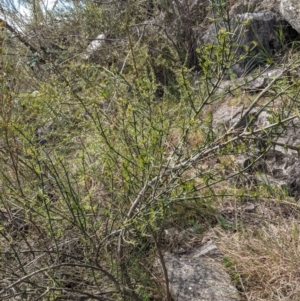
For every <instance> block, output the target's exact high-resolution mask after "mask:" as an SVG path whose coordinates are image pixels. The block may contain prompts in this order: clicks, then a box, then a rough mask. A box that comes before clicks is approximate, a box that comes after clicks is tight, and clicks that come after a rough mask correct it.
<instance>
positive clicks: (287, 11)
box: [280, 0, 300, 33]
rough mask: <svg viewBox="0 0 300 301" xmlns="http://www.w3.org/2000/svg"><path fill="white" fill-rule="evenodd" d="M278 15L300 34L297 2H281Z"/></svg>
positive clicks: (295, 0) (289, 0)
mask: <svg viewBox="0 0 300 301" xmlns="http://www.w3.org/2000/svg"><path fill="white" fill-rule="evenodd" d="M280 13H281V15H282V17H283V18H284V19H285V20H286V21H287V22H289V24H291V25H292V27H293V28H295V29H296V30H297V31H298V32H299V33H300V17H299V15H300V2H299V0H281V2H280Z"/></svg>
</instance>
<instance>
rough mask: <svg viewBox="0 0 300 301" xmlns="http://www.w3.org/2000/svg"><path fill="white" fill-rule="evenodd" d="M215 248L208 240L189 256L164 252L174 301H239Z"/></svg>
mask: <svg viewBox="0 0 300 301" xmlns="http://www.w3.org/2000/svg"><path fill="white" fill-rule="evenodd" d="M220 255H221V254H220V252H219V250H218V248H217V246H216V245H215V244H214V243H213V242H212V241H209V242H208V243H206V244H205V245H204V246H202V247H201V248H199V249H194V250H193V252H192V253H190V254H185V255H182V256H180V255H176V254H170V253H165V255H164V259H165V264H166V268H167V271H168V277H169V284H170V292H171V295H172V297H173V298H174V300H176V301H187V300H189V301H200V300H203V301H221V300H222V301H238V300H240V298H239V295H238V292H237V289H236V288H235V287H234V286H233V285H232V284H231V281H230V277H229V275H228V274H227V273H226V272H225V270H224V267H223V266H222V264H221V257H220Z"/></svg>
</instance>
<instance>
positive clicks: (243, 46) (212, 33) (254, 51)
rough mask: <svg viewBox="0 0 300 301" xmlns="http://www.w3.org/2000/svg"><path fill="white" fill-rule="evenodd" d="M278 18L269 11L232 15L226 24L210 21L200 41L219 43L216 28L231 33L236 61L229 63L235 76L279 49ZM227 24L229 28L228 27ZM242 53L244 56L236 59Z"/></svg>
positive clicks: (258, 63) (255, 65) (260, 63)
mask: <svg viewBox="0 0 300 301" xmlns="http://www.w3.org/2000/svg"><path fill="white" fill-rule="evenodd" d="M281 23H282V21H281V20H280V19H279V18H278V16H277V15H276V14H274V13H271V12H265V13H263V12H260V13H243V14H240V15H236V16H235V17H234V18H232V19H231V20H230V23H229V24H226V23H225V22H220V23H218V24H212V25H211V26H210V27H209V28H208V29H207V30H206V32H205V33H204V34H203V36H202V38H201V40H202V43H204V44H207V43H219V41H218V39H217V33H218V32H219V30H220V29H223V28H225V29H226V31H229V30H230V31H231V33H233V40H232V43H231V44H232V47H235V48H236V50H235V57H236V63H235V64H233V65H232V66H231V69H232V71H233V72H234V73H235V74H236V75H237V76H241V75H243V74H247V73H249V71H251V70H253V68H255V67H257V66H258V65H262V64H265V63H266V61H267V59H268V58H270V57H273V56H274V54H275V53H277V52H279V51H280V50H281V48H282V45H281V43H280V40H279V38H278V37H279V35H278V30H279V28H280V25H281ZM229 26H230V29H229ZM242 56H244V57H245V58H244V59H240V58H241V57H242Z"/></svg>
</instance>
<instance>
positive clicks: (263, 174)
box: [213, 104, 300, 200]
mask: <svg viewBox="0 0 300 301" xmlns="http://www.w3.org/2000/svg"><path fill="white" fill-rule="evenodd" d="M245 110H246V109H245V107H244V106H243V105H237V106H228V105H226V104H224V105H222V106H220V107H219V108H218V109H217V110H216V111H215V112H214V114H213V120H214V121H213V127H214V128H215V129H218V130H222V127H223V126H224V128H228V127H230V126H232V125H233V124H235V123H236V122H238V121H239V120H241V118H242V116H243V114H244V112H245ZM255 111H257V110H253V113H255ZM270 117H271V116H270V114H269V113H267V112H264V111H263V112H261V113H260V114H259V116H258V117H257V120H256V122H255V124H254V127H256V128H262V127H265V126H268V125H269V124H270V121H269V118H270ZM277 135H278V138H276V137H277ZM299 145H300V121H299V119H294V120H292V121H290V122H289V123H288V124H287V126H286V127H285V129H283V130H282V132H281V133H279V134H278V133H276V135H275V141H274V144H273V146H272V147H271V148H270V149H269V151H268V152H267V153H266V154H264V156H263V157H262V158H261V159H260V160H259V161H258V162H257V163H256V164H254V165H253V166H252V167H251V168H249V170H248V172H246V173H245V175H249V177H250V178H251V181H252V182H253V180H254V182H256V183H264V184H267V185H270V186H277V187H280V188H281V189H284V190H285V191H286V192H287V194H288V195H289V196H291V197H294V198H295V199H296V200H299V199H300V180H299V179H300V159H299V156H298V155H299ZM259 155H260V149H259V145H257V150H256V152H255V151H254V152H253V149H252V150H251V152H249V153H244V154H242V155H236V162H237V164H239V165H240V166H241V167H242V168H246V167H248V166H249V162H250V161H249V160H251V159H255V158H257V157H258V156H259ZM236 181H237V182H238V183H239V179H238V177H237V178H236ZM239 184H240V183H239Z"/></svg>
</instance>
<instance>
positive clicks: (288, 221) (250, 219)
mask: <svg viewBox="0 0 300 301" xmlns="http://www.w3.org/2000/svg"><path fill="white" fill-rule="evenodd" d="M250 205H251V206H250ZM226 207H227V210H226V212H225V213H224V214H223V216H225V219H226V220H227V219H228V220H229V221H231V223H232V224H234V225H235V226H237V227H236V229H237V230H233V228H235V227H233V228H232V229H231V230H224V229H223V228H224V227H223V228H222V227H220V226H218V227H216V228H214V229H212V230H211V231H210V233H209V234H208V235H209V236H210V237H212V238H213V239H214V241H215V242H216V244H217V245H218V246H219V248H220V250H221V251H222V253H223V254H224V258H223V259H224V264H225V266H226V267H227V268H228V271H229V272H230V274H231V276H232V278H233V280H234V281H235V285H236V286H237V287H238V288H239V290H240V291H241V293H242V295H243V296H244V298H245V300H249V301H252V300H253V301H254V300H255V301H259V300H268V301H269V300H280V301H282V300H289V301H296V300H297V301H298V300H300V286H299V283H300V219H299V215H300V214H299V213H300V206H299V205H298V204H295V203H292V202H291V203H289V202H284V203H280V202H279V201H271V202H270V201H264V200H262V201H257V202H252V203H249V202H248V203H246V204H245V203H242V202H239V203H236V202H232V203H231V204H228V202H227V204H226ZM228 208H231V212H230V209H228ZM247 208H248V209H247Z"/></svg>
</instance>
